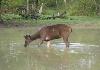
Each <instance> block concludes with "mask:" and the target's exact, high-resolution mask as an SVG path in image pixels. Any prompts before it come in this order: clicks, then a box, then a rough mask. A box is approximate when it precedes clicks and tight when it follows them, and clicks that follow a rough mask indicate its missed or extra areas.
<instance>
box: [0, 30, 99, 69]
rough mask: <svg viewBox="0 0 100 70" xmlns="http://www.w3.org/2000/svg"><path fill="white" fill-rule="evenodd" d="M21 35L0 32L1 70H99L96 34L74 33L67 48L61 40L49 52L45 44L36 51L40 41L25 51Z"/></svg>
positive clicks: (17, 32)
mask: <svg viewBox="0 0 100 70" xmlns="http://www.w3.org/2000/svg"><path fill="white" fill-rule="evenodd" d="M30 30H32V29H30V28H29V30H27V32H29V31H30ZM82 31H83V32H82ZM31 32H33V31H31ZM24 34H25V31H24V30H23V29H3V31H0V70H99V69H100V66H99V65H100V44H99V42H100V41H99V40H100V38H99V35H100V32H99V30H76V31H74V32H73V34H72V37H71V43H70V47H69V48H66V47H65V44H64V43H63V42H62V41H61V40H57V41H56V40H55V41H54V42H53V43H52V46H51V47H50V48H47V47H46V44H43V45H41V47H38V45H37V44H38V43H39V41H35V42H32V44H30V45H29V46H28V47H27V48H24V46H23V44H24V39H23V36H24ZM90 34H91V35H90ZM72 41H73V42H72Z"/></svg>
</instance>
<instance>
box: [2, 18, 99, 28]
mask: <svg viewBox="0 0 100 70" xmlns="http://www.w3.org/2000/svg"><path fill="white" fill-rule="evenodd" d="M53 24H67V25H70V26H71V27H72V28H75V29H76V28H84V29H85V28H87V29H90V28H92V29H98V28H100V17H99V16H94V17H89V16H69V17H67V18H65V19H55V20H54V19H48V20H47V19H45V20H42V19H38V20H33V19H10V20H9V19H5V20H4V21H2V22H0V28H3V27H42V26H45V25H53Z"/></svg>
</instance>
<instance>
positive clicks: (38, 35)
mask: <svg viewBox="0 0 100 70" xmlns="http://www.w3.org/2000/svg"><path fill="white" fill-rule="evenodd" d="M39 38H40V33H39V32H36V33H35V34H33V35H31V40H32V41H33V40H36V39H39Z"/></svg>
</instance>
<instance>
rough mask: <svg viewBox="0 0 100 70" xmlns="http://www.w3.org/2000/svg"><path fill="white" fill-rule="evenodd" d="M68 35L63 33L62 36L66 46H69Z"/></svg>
mask: <svg viewBox="0 0 100 70" xmlns="http://www.w3.org/2000/svg"><path fill="white" fill-rule="evenodd" d="M68 37H69V35H68V34H63V36H62V38H63V41H64V43H65V45H66V48H69V41H68Z"/></svg>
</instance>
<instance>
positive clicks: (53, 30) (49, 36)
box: [24, 24, 72, 47]
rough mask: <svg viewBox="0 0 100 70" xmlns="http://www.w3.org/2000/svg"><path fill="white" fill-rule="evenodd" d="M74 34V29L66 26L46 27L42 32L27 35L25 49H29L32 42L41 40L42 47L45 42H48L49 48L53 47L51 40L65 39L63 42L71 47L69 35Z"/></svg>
mask: <svg viewBox="0 0 100 70" xmlns="http://www.w3.org/2000/svg"><path fill="white" fill-rule="evenodd" d="M71 32H72V28H71V27H70V26H68V25H65V24H55V25H49V26H44V27H42V28H41V29H40V30H38V31H37V32H36V33H34V34H32V35H25V36H24V38H25V44H24V47H27V46H28V45H29V44H30V43H31V42H32V41H34V40H37V39H40V40H41V42H40V45H41V44H43V42H44V41H45V42H47V47H50V46H51V42H50V41H51V40H54V39H59V38H63V41H64V43H65V45H66V47H69V41H68V38H69V35H70V33H71Z"/></svg>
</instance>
